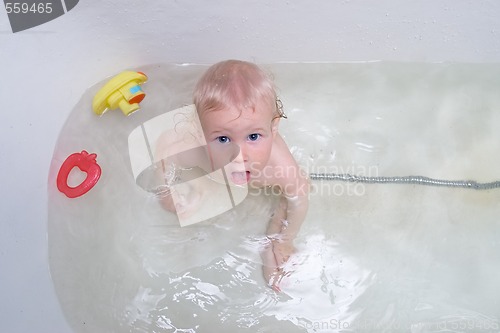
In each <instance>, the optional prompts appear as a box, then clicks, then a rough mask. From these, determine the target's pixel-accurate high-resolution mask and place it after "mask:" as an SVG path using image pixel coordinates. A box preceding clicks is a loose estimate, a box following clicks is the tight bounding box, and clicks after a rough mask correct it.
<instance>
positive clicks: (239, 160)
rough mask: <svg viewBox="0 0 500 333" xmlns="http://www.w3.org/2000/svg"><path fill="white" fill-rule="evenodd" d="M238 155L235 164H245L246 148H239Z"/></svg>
mask: <svg viewBox="0 0 500 333" xmlns="http://www.w3.org/2000/svg"><path fill="white" fill-rule="evenodd" d="M238 147H239V149H238V155H236V157H235V158H234V159H233V162H235V163H244V162H246V160H247V157H246V152H245V148H244V147H243V146H242V145H239V146H238Z"/></svg>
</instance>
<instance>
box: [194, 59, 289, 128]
mask: <svg viewBox="0 0 500 333" xmlns="http://www.w3.org/2000/svg"><path fill="white" fill-rule="evenodd" d="M193 99H194V104H195V105H196V110H197V112H198V115H199V116H200V117H201V116H202V114H204V113H205V112H210V111H218V110H222V109H225V108H230V107H232V108H237V109H239V110H245V109H249V108H250V109H256V106H257V105H258V104H259V105H264V106H265V107H266V110H259V111H260V112H262V111H265V112H271V113H272V118H273V119H275V118H281V117H285V115H284V113H283V110H282V106H281V102H280V101H279V99H278V98H277V96H276V91H275V87H274V84H273V82H272V80H271V78H270V76H269V75H267V74H266V73H265V72H264V71H263V70H262V69H260V68H259V67H258V66H257V65H255V64H253V63H250V62H246V61H240V60H226V61H222V62H219V63H216V64H215V65H213V66H211V67H210V68H209V69H208V70H207V71H206V72H205V74H204V75H203V76H202V77H201V79H200V80H199V81H198V83H197V85H196V87H195V90H194V95H193Z"/></svg>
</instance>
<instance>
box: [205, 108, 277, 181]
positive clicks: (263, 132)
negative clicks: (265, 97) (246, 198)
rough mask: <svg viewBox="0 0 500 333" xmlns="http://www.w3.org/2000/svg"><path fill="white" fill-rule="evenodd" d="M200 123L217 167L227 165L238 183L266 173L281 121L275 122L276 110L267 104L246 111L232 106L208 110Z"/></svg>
mask: <svg viewBox="0 0 500 333" xmlns="http://www.w3.org/2000/svg"><path fill="white" fill-rule="evenodd" d="M200 122H201V126H202V128H203V132H204V134H205V139H206V141H207V144H208V148H209V153H210V158H211V160H212V165H213V167H214V169H218V168H221V167H223V166H225V171H226V174H227V176H228V178H229V179H230V180H231V181H232V182H233V183H234V184H237V185H243V184H246V183H248V182H250V181H251V180H252V179H256V178H257V177H259V176H261V175H262V172H263V170H264V167H265V166H266V165H267V162H268V160H269V156H270V155H271V148H272V146H273V140H274V137H275V135H276V131H277V127H276V126H277V120H275V121H274V122H273V110H272V109H271V108H270V107H269V106H268V105H267V104H265V103H263V102H261V103H258V104H257V105H256V107H255V109H244V110H242V111H240V109H238V108H232V107H230V108H225V109H222V110H217V111H209V112H204V113H203V114H201V115H200ZM273 125H274V127H273Z"/></svg>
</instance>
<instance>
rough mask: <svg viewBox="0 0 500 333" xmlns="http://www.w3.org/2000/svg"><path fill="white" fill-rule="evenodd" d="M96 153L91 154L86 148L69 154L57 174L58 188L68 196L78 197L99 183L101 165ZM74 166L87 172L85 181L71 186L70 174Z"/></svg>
mask: <svg viewBox="0 0 500 333" xmlns="http://www.w3.org/2000/svg"><path fill="white" fill-rule="evenodd" d="M96 157H97V155H96V154H89V153H87V152H86V151H85V150H82V152H81V153H74V154H71V155H69V156H68V158H66V160H65V161H64V163H63V164H62V165H61V169H59V173H58V174H57V188H58V189H59V191H61V192H62V193H64V194H66V196H67V197H68V198H77V197H79V196H82V195H84V194H85V193H87V192H88V191H90V189H91V188H92V187H94V185H95V184H96V183H97V181H98V180H99V178H100V177H101V167H100V166H99V164H97V162H96ZM74 167H78V168H79V169H80V170H81V171H83V172H85V173H86V174H87V177H86V178H85V179H84V180H83V182H82V183H81V184H80V185H78V186H76V187H71V186H69V185H68V176H69V173H70V172H71V170H72V169H73V168H74Z"/></svg>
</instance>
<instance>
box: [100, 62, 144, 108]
mask: <svg viewBox="0 0 500 333" xmlns="http://www.w3.org/2000/svg"><path fill="white" fill-rule="evenodd" d="M147 79H148V77H147V76H146V74H144V73H142V72H132V71H125V72H122V73H120V74H118V75H116V76H115V77H113V78H112V79H111V80H109V81H108V82H107V83H106V84H105V85H104V87H102V88H101V90H99V91H98V92H97V94H96V95H95V96H94V100H93V101H92V109H93V110H94V112H95V113H96V114H98V115H102V114H103V113H104V112H106V111H107V110H108V109H110V110H114V109H116V108H118V107H119V108H120V109H121V110H122V112H123V114H124V115H126V116H128V115H129V114H131V113H132V112H134V111H137V110H138V109H139V103H140V102H141V101H142V100H143V99H144V97H146V94H145V93H144V92H143V91H142V89H141V87H140V85H141V84H143V83H144V82H146V81H147Z"/></svg>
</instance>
